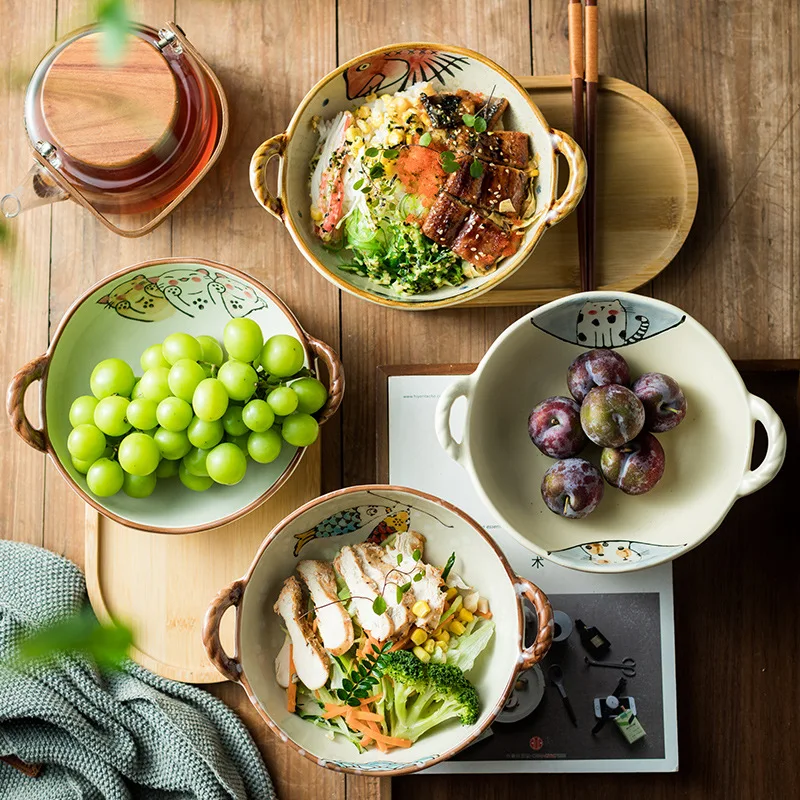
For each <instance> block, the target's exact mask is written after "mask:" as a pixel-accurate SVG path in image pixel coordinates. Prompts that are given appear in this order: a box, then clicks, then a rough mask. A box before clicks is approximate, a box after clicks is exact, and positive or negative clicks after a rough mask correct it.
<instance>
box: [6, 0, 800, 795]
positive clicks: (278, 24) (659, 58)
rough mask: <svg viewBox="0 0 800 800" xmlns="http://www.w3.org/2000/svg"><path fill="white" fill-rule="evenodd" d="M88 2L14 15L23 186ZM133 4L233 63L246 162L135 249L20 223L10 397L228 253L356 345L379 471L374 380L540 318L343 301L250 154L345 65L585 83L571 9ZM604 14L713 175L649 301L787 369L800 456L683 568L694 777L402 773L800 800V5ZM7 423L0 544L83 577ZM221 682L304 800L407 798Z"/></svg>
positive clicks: (478, 786) (344, 436) (489, 783)
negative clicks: (470, 66)
mask: <svg viewBox="0 0 800 800" xmlns="http://www.w3.org/2000/svg"><path fill="white" fill-rule="evenodd" d="M87 6H89V3H88V2H86V0H58V2H57V1H56V0H0V12H1V13H0V20H2V25H1V26H0V52H2V53H3V62H4V63H3V73H2V75H3V81H2V84H1V85H0V93H1V94H0V96H1V97H2V106H0V110H1V111H2V115H0V164H2V184H3V186H5V187H11V186H13V185H14V184H15V183H16V181H17V180H18V179H19V178H21V176H22V174H23V173H24V171H25V170H26V169H27V162H28V161H29V160H30V159H29V156H28V151H27V145H26V141H25V134H24V130H23V124H22V106H23V95H24V89H25V86H26V83H27V80H28V77H29V75H30V73H31V71H32V69H33V67H34V66H35V65H36V63H37V62H38V60H39V58H40V57H41V56H42V55H43V54H44V53H45V51H46V50H47V49H49V47H50V46H51V44H52V43H53V40H54V38H55V37H60V36H62V35H64V34H66V33H67V32H69V31H70V30H72V29H74V28H76V27H78V26H79V25H82V24H84V23H85V22H87V21H88V20H89V19H90V11H89V10H88V8H87ZM132 6H133V17H134V18H136V19H140V20H142V21H144V22H148V23H150V24H153V25H156V26H158V25H160V24H162V23H164V22H166V21H168V20H170V19H175V20H177V22H178V23H179V24H180V25H181V26H182V27H183V28H184V29H185V30H186V32H187V34H188V35H189V36H190V38H191V39H192V41H193V42H194V44H195V45H196V46H197V47H198V48H199V50H200V52H201V53H203V55H204V56H205V57H206V58H207V59H208V60H209V61H210V62H211V64H212V65H213V66H214V68H215V69H216V71H217V73H218V75H219V77H220V79H221V80H222V82H223V84H224V85H225V88H226V90H227V93H228V97H229V100H230V104H231V132H230V136H229V138H228V142H227V145H226V148H225V151H224V152H223V154H222V156H221V158H220V161H219V163H218V164H217V165H216V166H215V168H214V169H213V170H212V172H211V173H210V174H209V175H208V176H207V178H206V179H205V180H204V181H203V183H202V184H201V185H200V186H199V188H198V189H197V190H196V191H195V192H194V193H193V195H192V196H191V197H190V198H189V199H188V200H187V201H186V202H185V203H184V204H183V205H182V206H181V207H180V208H179V209H178V210H177V212H176V213H175V214H173V216H172V218H171V219H170V220H168V221H167V223H166V224H164V225H163V226H162V227H160V228H159V229H158V230H157V231H155V232H154V233H152V234H151V235H149V236H147V237H145V238H142V239H134V240H125V239H122V238H119V237H117V236H114V235H113V234H111V233H110V232H108V231H107V230H105V229H104V228H103V227H101V226H100V225H99V224H98V223H97V222H96V221H95V220H94V219H93V218H92V217H91V216H90V215H88V214H87V213H86V212H84V211H83V210H82V209H81V208H79V207H78V206H77V205H75V204H72V203H61V204H59V205H56V206H53V207H50V208H46V209H38V210H35V211H33V212H31V213H29V214H26V215H24V216H23V217H21V218H20V219H19V220H18V222H17V223H16V224H15V227H14V230H15V232H16V241H15V245H14V246H13V247H12V248H6V249H5V250H4V251H3V252H1V253H0V319H2V326H3V327H2V333H3V342H2V344H3V346H2V349H1V350H0V363H1V364H2V367H1V368H0V378H2V381H3V382H6V381H8V379H9V378H10V376H11V374H12V372H13V371H14V370H15V369H17V368H18V367H19V366H20V365H22V364H23V363H25V362H27V361H28V360H29V359H31V358H32V357H33V356H36V355H38V354H39V353H41V352H42V351H44V350H45V348H46V346H47V342H48V336H49V333H50V332H51V330H52V328H53V326H55V324H56V323H57V322H58V320H59V318H60V317H61V315H62V314H63V312H64V310H65V309H66V308H67V306H68V304H69V303H70V302H71V301H72V300H73V299H74V298H75V297H76V296H77V295H78V294H79V293H81V292H82V291H84V290H85V289H86V288H87V287H88V286H89V285H90V284H92V283H93V282H95V281H96V280H98V279H99V278H101V277H102V276H104V275H106V274H107V273H109V272H111V271H113V270H115V269H117V268H119V267H122V266H124V265H127V264H132V263H135V262H136V261H139V260H143V259H145V258H151V257H157V256H169V255H196V256H202V257H205V258H210V259H215V260H218V261H222V262H225V263H228V264H232V265H235V266H237V267H239V268H241V269H244V270H247V271H249V272H251V273H252V274H253V275H254V276H256V277H257V278H259V279H261V280H263V281H265V282H266V283H267V284H269V285H270V286H271V287H272V288H273V289H274V290H275V291H277V292H278V293H279V294H280V295H281V296H282V297H283V298H284V299H285V300H286V301H287V302H288V303H289V305H290V306H291V307H292V308H293V309H294V310H295V312H296V313H297V314H298V316H299V318H300V320H301V321H302V323H303V324H304V326H306V327H307V328H308V329H309V330H310V331H312V332H313V333H314V334H315V335H317V336H320V337H321V338H323V339H324V340H326V341H328V342H331V343H332V344H334V345H336V344H338V346H339V350H340V353H341V355H342V357H343V360H344V362H345V364H346V367H347V377H348V394H347V398H346V400H345V403H344V406H343V409H342V411H341V413H340V414H339V418H338V425H337V424H332V425H329V426H327V428H326V436H325V442H324V455H323V459H324V477H323V483H324V489H325V490H331V489H334V488H338V487H340V486H343V485H349V484H355V483H362V482H368V481H370V480H372V479H373V477H374V464H375V424H376V420H375V408H374V403H373V398H374V396H375V379H376V367H377V366H378V365H380V364H403V363H420V362H426V363H439V362H463V363H468V362H474V361H477V360H479V359H480V357H481V356H482V355H483V354H484V352H485V350H486V348H487V347H488V345H489V344H490V343H491V342H492V340H493V339H494V338H495V337H496V336H497V335H498V334H499V333H500V331H502V330H503V329H504V328H505V327H506V325H508V324H509V323H510V322H511V321H512V320H514V319H517V318H518V317H519V316H520V315H521V314H522V313H523V312H524V311H525V310H526V309H521V308H501V309H497V308H493V309H486V310H484V309H471V310H454V311H444V312H438V313H434V314H424V313H420V314H415V315H413V316H410V315H405V314H402V313H398V312H394V313H392V312H388V311H386V310H384V309H382V308H379V307H377V306H372V305H366V304H364V303H362V302H360V301H357V300H355V299H353V298H352V297H350V296H349V295H344V294H340V293H339V292H337V291H336V290H334V289H333V287H332V286H331V285H330V284H328V283H327V282H325V281H324V280H323V279H322V278H321V277H320V276H319V275H317V274H316V273H315V272H314V271H313V270H312V269H311V268H310V267H309V266H308V265H307V264H306V262H305V261H304V259H303V258H302V256H301V255H300V254H299V253H298V252H297V250H296V249H295V248H294V245H293V244H292V242H291V240H290V238H289V236H288V235H287V233H286V232H285V231H284V230H282V229H281V227H280V226H279V225H278V224H277V223H275V222H274V221H273V220H271V219H269V218H268V217H267V215H266V214H265V213H264V212H263V211H262V210H261V209H260V208H259V207H258V206H257V204H256V202H255V200H254V199H253V197H252V195H251V193H250V188H249V186H248V181H247V164H248V161H249V158H250V154H251V153H252V151H253V150H254V149H255V147H256V146H257V145H258V144H259V143H260V142H261V141H262V140H263V139H265V138H266V137H267V136H269V135H271V134H273V133H276V132H278V131H281V130H283V129H284V127H285V126H286V124H287V122H288V121H289V119H290V117H291V114H292V112H293V111H294V109H295V107H296V106H297V104H298V103H299V101H300V99H301V98H302V97H303V95H304V94H305V92H306V91H307V90H308V88H309V87H310V86H311V85H312V84H313V83H314V82H315V81H316V80H317V79H318V78H320V77H321V76H322V75H324V74H325V73H327V72H328V71H329V70H330V69H332V68H333V67H334V66H335V65H336V64H337V62H341V61H342V60H345V59H349V58H351V57H353V56H355V55H357V54H358V53H360V52H363V51H365V50H368V49H370V48H372V47H376V46H378V45H381V44H384V43H386V42H390V41H410V40H423V41H424V40H428V41H441V42H452V43H454V44H460V45H465V46H467V47H471V48H473V49H475V50H478V51H481V52H483V53H485V54H486V55H488V56H489V57H490V58H493V59H495V60H496V61H498V62H499V63H500V64H502V65H503V66H505V67H506V68H508V69H509V70H510V71H511V72H513V73H516V74H519V75H524V74H531V73H532V72H533V73H535V74H548V73H564V72H566V71H567V68H568V57H567V38H566V0H532V2H528V0H505V1H504V2H500V1H499V0H439V2H433V1H432V0H413V2H395V3H383V2H368V0H306V2H299V3H291V2H279V1H278V0H261V1H260V2H259V0H237V1H236V2H232V1H231V0H138V1H137V2H133V3H132ZM600 14H601V26H600V27H601V37H600V46H601V50H600V68H601V72H603V73H605V74H608V75H615V76H617V77H620V78H623V79H625V80H628V81H630V82H632V83H634V84H637V85H638V86H641V87H642V88H644V89H646V90H648V91H650V92H651V93H652V94H654V95H655V96H656V97H657V98H658V99H659V100H661V101H662V102H663V103H664V104H665V105H666V106H667V107H668V108H669V109H670V110H671V111H672V112H673V113H674V115H675V117H676V118H677V120H678V122H679V123H680V124H681V125H682V126H683V128H684V130H685V131H686V133H687V135H688V137H689V139H690V141H691V143H692V146H693V148H694V152H695V155H696V157H697V164H698V168H699V175H700V187H701V189H700V205H699V208H698V214H697V220H696V222H695V225H694V229H693V231H692V233H691V234H690V236H689V239H688V241H687V243H686V245H685V247H684V248H683V250H682V252H681V253H680V254H679V255H678V257H677V258H676V259H675V261H674V262H673V263H672V264H671V265H670V267H669V268H668V269H667V270H666V271H665V272H664V273H663V274H662V275H661V276H660V277H659V278H658V279H657V280H655V281H654V282H653V283H652V285H649V286H647V287H645V288H644V289H643V291H645V292H648V293H652V294H654V295H655V296H657V297H660V298H662V299H664V300H668V301H670V302H673V303H676V304H677V305H679V306H681V307H683V308H684V309H686V311H688V312H689V313H690V314H692V315H694V316H695V317H697V318H698V319H699V320H700V321H701V322H702V323H703V324H704V325H706V326H707V327H708V328H709V329H710V330H711V331H712V333H714V334H715V335H716V336H717V337H718V338H719V340H720V341H721V342H722V344H723V345H724V346H725V347H726V348H727V350H728V352H729V353H730V354H731V355H732V356H733V357H734V358H736V359H740V360H748V361H759V362H770V364H768V365H766V366H770V367H773V368H775V367H783V368H785V369H787V370H789V371H784V372H778V373H759V374H750V373H748V381H749V382H750V384H751V388H752V389H753V390H754V391H759V392H762V393H764V394H765V395H766V396H767V398H768V399H769V400H770V401H771V402H773V403H774V404H775V405H776V407H777V408H778V409H779V410H780V412H781V413H782V414H783V415H784V418H785V419H786V420H787V425H788V426H789V428H790V436H791V440H790V442H791V443H790V457H789V463H787V466H786V468H785V470H784V472H783V473H782V476H781V477H780V478H779V480H778V481H777V482H776V483H774V484H773V485H772V486H771V487H770V488H768V489H767V490H765V491H764V492H761V493H759V494H758V495H756V496H754V497H751V498H747V499H746V500H744V501H742V502H741V503H740V504H739V506H738V507H737V509H736V512H735V513H734V514H733V515H731V517H730V518H729V519H728V521H727V522H726V523H725V525H724V527H723V529H722V530H721V531H720V532H719V533H718V534H717V535H716V536H715V537H713V539H711V540H710V541H709V542H708V543H706V544H705V545H703V547H701V548H700V549H699V550H697V551H695V552H693V553H691V554H690V555H688V556H686V557H685V558H683V559H680V560H679V561H678V562H677V563H676V565H675V588H676V597H677V600H676V628H677V644H678V682H679V706H680V743H681V764H682V766H681V771H680V773H679V774H678V775H667V776H639V777H623V776H605V777H601V776H598V777H590V776H558V777H557V776H541V777H536V778H524V777H520V778H513V779H512V778H503V777H495V778H489V777H475V776H463V777H447V778H445V777H413V776H412V777H409V778H404V779H397V780H395V781H394V782H393V784H392V787H391V789H393V790H394V795H395V796H396V797H400V798H406V797H409V798H410V797H412V796H413V797H414V798H415V800H422V799H423V798H425V799H426V800H427V798H431V800H434V798H435V800H444V798H456V797H458V798H461V800H465V799H469V800H471V799H472V798H487V797H497V798H500V797H511V796H516V795H517V794H520V795H522V793H523V792H524V793H525V794H526V795H530V794H531V793H532V792H535V791H536V790H538V793H539V794H541V795H542V796H544V795H545V794H546V795H547V797H548V798H551V800H552V798H571V797H575V796H577V795H578V794H579V793H580V794H583V793H586V794H588V795H591V796H597V797H606V796H611V795H612V793H613V796H614V797H618V798H628V797H629V798H638V797H648V798H667V797H670V798H671V797H692V798H708V797H724V798H734V797H737V798H738V797H741V798H771V797H776V796H779V795H781V796H785V797H792V796H795V797H796V796H798V795H799V794H800V766H799V765H800V760H798V759H797V757H796V746H797V733H796V731H797V713H798V711H800V695H799V694H798V688H797V682H796V680H794V679H793V677H792V676H793V675H796V663H797V660H798V658H800V639H799V638H798V637H799V636H800V634H799V633H798V632H799V631H800V625H798V621H797V617H796V615H797V613H798V607H800V604H798V599H800V598H798V590H797V587H798V581H797V578H796V574H797V570H796V567H795V562H793V561H792V559H793V557H796V553H797V548H798V544H797V540H796V530H797V521H796V518H795V517H794V516H793V514H794V512H793V509H794V508H795V504H793V503H792V502H790V501H789V500H787V497H789V498H791V497H793V496H794V495H795V494H796V491H797V487H796V485H794V484H796V482H797V479H798V478H800V466H799V465H798V463H797V444H798V432H797V406H796V401H795V392H796V381H797V372H796V369H797V364H798V363H799V362H798V360H800V302H798V300H799V299H800V296H799V295H800V277H799V276H800V271H798V265H799V264H800V252H798V251H800V236H798V234H797V227H798V222H799V221H800V219H799V217H798V215H799V214H800V199H798V198H800V118H799V117H798V111H800V107H799V105H798V104H799V103H800V89H798V85H800V83H799V81H800V60H799V59H800V55H799V54H800V7H798V4H797V3H795V2H792V1H791V0H773V2H769V0H756V2H751V3H743V2H740V1H739V0H716V2H713V3H711V2H708V3H706V2H697V0H606V2H603V3H601V11H600ZM779 362H780V363H779ZM760 366H762V367H763V366H765V365H764V364H761V365H760ZM746 367H747V365H744V366H743V368H746ZM792 370H793V371H792ZM31 408H33V404H31ZM34 418H35V417H34ZM1 430H2V444H3V451H2V452H3V459H2V462H0V508H2V518H1V519H2V523H1V525H2V527H0V535H2V536H4V537H10V538H13V539H21V540H24V541H28V542H32V543H34V544H38V545H43V546H45V547H48V548H50V549H52V550H55V551H57V552H60V553H63V554H65V555H67V556H68V557H70V558H72V559H73V560H75V561H76V562H78V563H81V561H82V558H83V507H82V504H81V502H80V500H79V499H78V498H77V497H76V496H75V495H73V494H72V492H71V491H70V490H69V489H68V488H67V486H66V484H65V483H64V481H63V480H62V479H61V478H60V477H59V476H58V474H57V473H56V471H55V470H54V469H53V468H52V466H51V465H50V464H49V463H47V462H46V461H45V459H44V458H42V457H41V455H40V454H38V453H35V452H34V451H32V450H31V449H29V448H27V447H25V445H24V444H23V443H22V442H21V441H19V440H18V439H17V438H16V437H15V436H14V434H13V432H12V431H11V429H10V428H9V426H8V424H7V423H5V422H4V423H2V429H1ZM213 691H214V692H216V693H217V694H219V695H220V696H222V697H223V698H224V699H225V700H227V701H228V702H229V703H231V704H232V705H233V706H234V707H235V708H236V709H237V710H238V711H239V712H240V713H241V714H242V716H243V717H244V719H245V720H246V722H247V723H248V724H249V725H250V726H251V730H252V731H253V734H254V736H255V737H256V739H257V740H258V742H259V744H260V746H261V747H262V750H263V752H264V754H265V757H266V759H267V761H268V764H269V766H270V769H271V771H272V774H273V777H274V779H275V781H276V783H277V786H278V790H279V793H280V796H281V798H282V799H283V800H291V799H292V798H312V797H326V798H330V799H331V800H340V799H341V798H344V797H347V798H348V799H349V800H353V799H354V798H366V797H377V796H379V795H380V796H383V797H387V796H388V794H389V792H390V786H389V783H388V781H384V782H379V781H377V780H375V779H350V778H347V779H345V778H344V777H343V776H341V775H338V774H335V773H332V772H328V771H326V770H322V769H315V768H313V767H312V766H311V765H310V764H309V763H308V762H307V761H305V760H303V759H301V758H299V757H295V756H293V755H292V754H291V753H290V752H289V749H288V748H285V747H282V746H281V745H280V743H279V742H278V741H277V740H276V739H275V738H274V737H272V736H271V735H270V734H269V733H268V731H267V730H266V729H265V728H264V727H263V726H262V725H260V724H259V722H258V720H257V718H256V715H255V712H254V711H252V709H251V708H249V707H248V705H247V704H246V703H245V702H244V698H243V694H242V693H241V692H240V691H239V690H238V689H237V688H236V687H233V686H224V687H220V688H214V689H213ZM792 737H794V741H793V742H792Z"/></svg>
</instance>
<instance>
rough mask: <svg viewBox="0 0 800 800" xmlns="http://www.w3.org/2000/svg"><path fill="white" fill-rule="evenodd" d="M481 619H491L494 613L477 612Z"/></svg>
mask: <svg viewBox="0 0 800 800" xmlns="http://www.w3.org/2000/svg"><path fill="white" fill-rule="evenodd" d="M475 613H476V614H477V615H478V616H479V617H483V618H484V619H491V618H492V612H491V611H476V612H475Z"/></svg>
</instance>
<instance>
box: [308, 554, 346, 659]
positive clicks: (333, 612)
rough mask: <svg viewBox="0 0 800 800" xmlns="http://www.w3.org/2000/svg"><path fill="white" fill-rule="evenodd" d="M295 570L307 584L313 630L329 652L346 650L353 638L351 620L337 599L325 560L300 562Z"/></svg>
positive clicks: (334, 584)
mask: <svg viewBox="0 0 800 800" xmlns="http://www.w3.org/2000/svg"><path fill="white" fill-rule="evenodd" d="M297 572H298V574H299V575H300V577H301V578H302V579H303V582H304V583H305V585H306V586H307V587H308V593H309V594H310V595H311V599H312V600H313V601H314V613H315V614H316V615H317V631H318V632H319V635H320V636H321V637H322V643H323V644H324V645H325V648H326V649H327V650H329V651H330V652H331V653H333V655H335V656H340V655H342V654H343V653H346V652H347V651H348V650H349V649H350V648H351V647H352V646H353V641H354V638H355V637H354V634H353V620H351V619H350V615H349V614H348V613H347V610H346V609H345V607H344V604H343V603H341V602H340V601H339V595H338V594H337V590H336V573H335V572H334V571H333V566H332V565H331V564H330V563H329V562H327V561H301V562H300V563H299V564H298V565H297Z"/></svg>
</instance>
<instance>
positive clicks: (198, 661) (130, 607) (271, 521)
mask: <svg viewBox="0 0 800 800" xmlns="http://www.w3.org/2000/svg"><path fill="white" fill-rule="evenodd" d="M320 470H321V462H320V447H319V444H317V445H315V446H313V447H310V448H309V449H308V451H307V452H306V454H305V456H304V457H303V459H302V460H301V461H300V464H299V465H298V467H297V469H296V470H295V472H294V474H293V475H292V476H291V478H289V480H288V481H287V482H286V483H285V484H284V486H283V487H282V488H281V489H280V490H279V491H278V492H277V494H275V495H274V496H273V497H271V498H270V499H269V500H268V501H267V502H266V503H264V505H262V506H261V507H260V508H258V509H256V510H255V511H253V512H252V513H251V514H248V515H247V516H246V517H244V518H243V519H239V520H237V521H236V522H232V523H231V524H230V525H226V526H225V527H223V528H216V529H214V530H209V531H203V532H201V533H192V534H185V535H181V536H168V535H165V534H158V533H146V532H144V531H137V530H131V529H130V528H126V527H124V526H123V525H120V524H118V523H116V522H113V521H112V520H110V519H108V518H107V517H104V516H102V515H101V514H98V513H97V511H95V510H94V509H93V508H92V507H91V506H88V505H87V507H86V538H85V548H86V586H87V590H88V593H89V600H90V602H91V604H92V608H93V609H94V611H95V614H96V615H97V617H98V619H99V620H100V621H101V622H106V623H107V622H110V621H115V622H121V623H125V624H127V625H129V626H130V628H131V629H132V631H133V648H132V650H131V658H133V660H134V661H136V662H137V663H138V664H141V665H142V666H143V667H146V668H147V669H149V670H150V671H151V672H155V673H156V674H158V675H161V676H162V677H164V678H169V679H171V680H176V681H184V682H187V683H218V682H221V681H224V680H225V678H224V677H223V676H222V675H221V674H220V673H219V672H218V671H217V670H216V669H215V668H214V667H213V666H212V665H211V663H210V662H209V660H208V658H207V657H206V652H205V648H204V647H203V642H202V640H201V637H200V631H201V628H202V625H203V617H204V615H205V612H206V609H207V608H208V605H209V604H210V603H211V601H212V600H213V599H214V597H215V596H216V594H217V592H218V591H219V590H220V589H221V588H223V587H225V586H228V585H229V584H230V583H231V582H232V581H233V580H235V579H236V578H238V577H241V576H242V575H243V574H244V573H245V572H246V571H247V568H248V567H249V566H250V563H251V562H252V560H253V557H254V556H255V554H256V551H257V550H258V547H259V545H260V544H261V542H262V540H263V539H264V537H265V536H266V535H267V534H268V533H269V532H270V531H271V530H272V528H273V527H274V526H275V525H276V524H277V523H278V522H280V521H281V520H282V519H283V518H284V517H285V516H287V515H288V514H289V513H290V512H292V511H294V510H295V509H297V508H298V507H300V506H301V505H303V504H304V503H306V502H307V501H309V500H311V499H312V498H314V497H317V496H319V493H320ZM222 641H223V644H224V645H225V647H226V649H227V651H228V652H233V651H234V648H233V615H232V614H229V615H228V616H227V617H226V618H225V619H224V620H223V623H222Z"/></svg>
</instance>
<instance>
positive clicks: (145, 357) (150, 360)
mask: <svg viewBox="0 0 800 800" xmlns="http://www.w3.org/2000/svg"><path fill="white" fill-rule="evenodd" d="M139 363H140V364H141V365H142V372H147V370H149V369H154V368H155V367H169V361H167V359H166V358H164V351H163V350H162V349H161V345H160V344H151V345H150V347H148V348H147V349H146V350H145V351H144V352H143V353H142V355H141V356H140V357H139Z"/></svg>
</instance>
